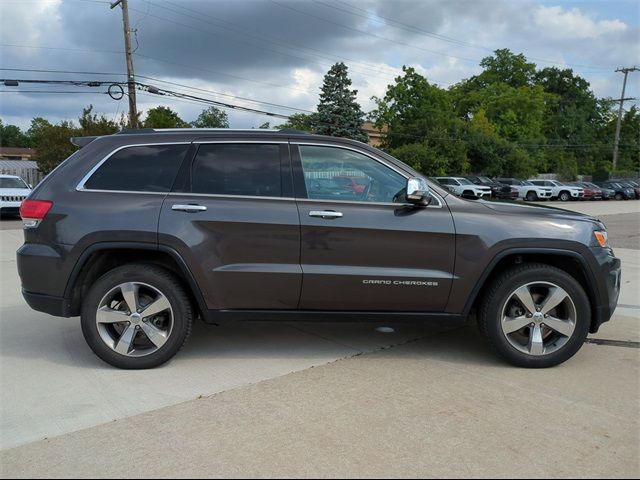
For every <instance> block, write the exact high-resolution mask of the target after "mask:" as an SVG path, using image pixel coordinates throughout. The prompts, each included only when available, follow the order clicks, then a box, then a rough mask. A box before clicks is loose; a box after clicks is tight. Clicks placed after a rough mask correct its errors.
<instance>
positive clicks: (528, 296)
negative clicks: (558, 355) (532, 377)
mask: <svg viewBox="0 0 640 480" xmlns="http://www.w3.org/2000/svg"><path fill="white" fill-rule="evenodd" d="M576 317H577V315H576V307H575V305H574V303H573V300H572V299H571V297H570V296H569V294H568V293H567V291H566V290H565V289H563V288H562V287H560V286H558V285H556V284H554V283H550V282H532V283H527V284H525V285H522V286H520V287H519V288H517V289H516V290H514V291H513V292H512V293H511V294H509V296H508V297H507V300H506V301H505V303H504V305H503V307H502V310H501V327H502V333H503V334H504V336H505V338H506V339H507V341H508V342H509V344H510V345H511V346H512V347H514V348H515V349H517V350H518V351H520V352H522V353H525V354H528V355H533V356H542V355H548V354H551V353H553V352H556V351H558V350H559V349H561V348H562V347H563V346H564V345H565V344H566V343H567V342H568V341H569V339H570V338H571V336H572V335H573V333H574V331H575V328H576Z"/></svg>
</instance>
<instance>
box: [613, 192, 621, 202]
mask: <svg viewBox="0 0 640 480" xmlns="http://www.w3.org/2000/svg"><path fill="white" fill-rule="evenodd" d="M614 198H615V199H616V200H622V194H621V193H616V196H615V197H614Z"/></svg>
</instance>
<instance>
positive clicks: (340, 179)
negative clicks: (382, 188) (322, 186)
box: [333, 175, 369, 194]
mask: <svg viewBox="0 0 640 480" xmlns="http://www.w3.org/2000/svg"><path fill="white" fill-rule="evenodd" d="M333 181H334V182H336V183H337V184H338V185H340V186H341V187H342V188H344V189H348V190H352V191H353V192H354V193H359V194H362V193H363V192H364V191H365V190H366V188H367V186H368V185H369V180H368V179H367V178H366V177H349V176H347V175H340V176H337V177H333Z"/></svg>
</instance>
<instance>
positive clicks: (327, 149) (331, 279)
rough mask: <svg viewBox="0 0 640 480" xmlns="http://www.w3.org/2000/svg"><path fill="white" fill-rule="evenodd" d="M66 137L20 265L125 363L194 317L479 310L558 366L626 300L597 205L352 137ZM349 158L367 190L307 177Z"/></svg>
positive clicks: (173, 341) (177, 337) (461, 314)
mask: <svg viewBox="0 0 640 480" xmlns="http://www.w3.org/2000/svg"><path fill="white" fill-rule="evenodd" d="M74 143H75V144H76V145H78V146H80V147H81V148H80V150H79V151H77V152H76V153H74V154H73V155H72V156H71V157H69V158H68V159H67V160H65V161H64V162H63V163H62V164H61V165H60V166H59V167H58V168H57V169H55V170H54V171H53V172H51V173H50V174H49V175H48V176H47V177H46V178H45V179H44V180H43V181H42V182H41V183H40V184H39V185H38V186H37V188H36V189H35V190H34V191H33V192H32V193H31V194H30V195H29V197H28V198H27V199H26V200H24V201H23V202H22V205H21V208H20V213H21V216H22V219H23V223H24V229H23V231H24V239H25V241H24V244H23V245H22V246H21V247H20V249H19V250H18V252H17V266H18V273H19V274H20V278H21V282H22V293H23V296H24V298H25V299H26V301H27V303H28V304H29V305H30V306H31V307H32V308H34V309H35V310H38V311H43V312H47V313H50V314H52V315H55V316H62V317H73V316H78V315H79V316H80V324H81V327H82V332H83V334H84V337H85V339H86V340H87V342H88V344H89V346H90V347H91V349H92V350H93V351H94V352H95V353H96V355H98V356H99V357H100V358H101V359H103V360H104V361H106V362H108V363H110V364H111V365H115V366H117V367H121V368H151V367H155V366H157V365H160V364H162V363H164V362H166V361H168V360H169V359H170V358H172V357H173V356H174V355H175V354H176V353H177V352H178V350H180V348H181V347H182V346H183V344H184V343H185V341H186V339H187V337H188V336H189V334H190V333H191V330H192V324H193V321H194V319H196V318H198V319H202V320H204V321H205V322H210V323H217V322H219V321H221V320H236V321H240V320H278V321H295V320H311V319H313V320H328V321H336V320H339V321H348V320H373V321H377V322H379V321H380V319H382V318H383V319H384V321H385V322H387V323H393V322H394V321H412V322H416V321H425V322H429V321H436V322H439V323H440V322H444V323H445V324H447V325H448V326H455V325H463V324H464V323H465V322H467V320H468V319H469V318H472V312H475V313H477V317H478V319H479V325H480V330H481V332H482V334H483V335H484V337H485V338H486V339H487V341H488V344H489V345H491V346H492V348H493V349H494V350H495V351H496V352H497V353H498V354H499V355H501V356H502V357H503V358H505V359H506V360H508V361H509V362H511V363H513V364H515V365H519V366H523V367H549V366H552V365H556V364H558V363H561V362H563V361H565V360H567V359H568V358H570V357H571V356H573V355H574V354H575V353H576V352H577V351H578V350H579V349H580V348H581V346H582V345H583V343H584V341H585V339H586V337H587V334H588V333H589V332H596V331H597V330H598V329H599V328H600V326H601V324H602V323H603V322H606V321H608V320H609V319H610V317H611V315H612V314H613V311H614V309H615V306H616V303H617V299H618V293H619V287H620V260H619V259H617V258H616V257H615V256H614V254H613V251H612V250H611V248H610V247H609V245H608V243H607V232H606V228H605V226H604V224H602V223H601V222H600V221H598V220H596V219H595V218H592V217H589V216H587V215H583V214H579V213H574V212H568V211H564V210H558V209H552V208H544V207H539V206H533V205H518V204H515V203H498V202H484V201H478V200H469V199H465V198H459V197H456V196H455V195H451V194H449V193H448V192H447V191H446V190H444V189H443V188H441V187H439V186H437V185H435V184H430V183H429V182H428V181H427V180H426V179H425V178H424V177H422V176H421V175H420V174H419V173H418V172H416V171H415V170H413V169H412V168H411V167H409V166H408V165H406V164H404V163H402V162H400V161H398V160H396V159H395V158H393V157H391V156H389V155H387V154H386V153H384V152H381V151H379V150H377V149H375V148H373V147H370V146H368V145H366V144H363V143H360V142H356V141H352V140H347V139H341V138H336V137H325V136H317V135H310V134H303V133H294V132H291V131H287V130H284V131H282V132H278V131H272V130H254V131H238V130H229V129H225V130H224V131H223V132H220V131H216V130H200V129H169V130H151V131H149V130H142V131H132V132H126V133H125V134H115V135H110V136H104V137H99V138H97V139H96V138H95V137H85V138H79V139H74ZM238 165H241V166H242V168H238ZM340 170H343V171H344V172H345V174H351V173H350V172H354V171H356V172H359V173H360V174H361V175H362V176H363V177H367V178H369V179H370V184H369V192H368V194H367V195H366V196H364V197H363V198H361V199H360V200H359V201H354V200H353V199H348V200H345V201H342V200H340V199H339V198H331V199H330V200H327V199H326V198H325V196H324V195H325V193H326V192H324V193H322V194H321V195H320V196H319V197H316V193H315V192H314V191H313V190H308V189H307V187H306V181H305V180H306V179H309V178H326V176H328V175H331V174H333V172H336V171H340ZM348 172H349V173H348ZM338 187H339V186H337V187H336V188H338ZM327 188H330V186H329V185H327ZM476 188H479V187H477V186H476ZM65 328H66V327H65Z"/></svg>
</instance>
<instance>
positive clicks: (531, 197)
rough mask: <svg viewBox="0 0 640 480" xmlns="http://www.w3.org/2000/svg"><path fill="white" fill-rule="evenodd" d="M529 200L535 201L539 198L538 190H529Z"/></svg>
mask: <svg viewBox="0 0 640 480" xmlns="http://www.w3.org/2000/svg"><path fill="white" fill-rule="evenodd" d="M526 199H527V202H535V201H536V200H538V194H537V193H536V192H533V191H532V192H528V193H527V197H526Z"/></svg>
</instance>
